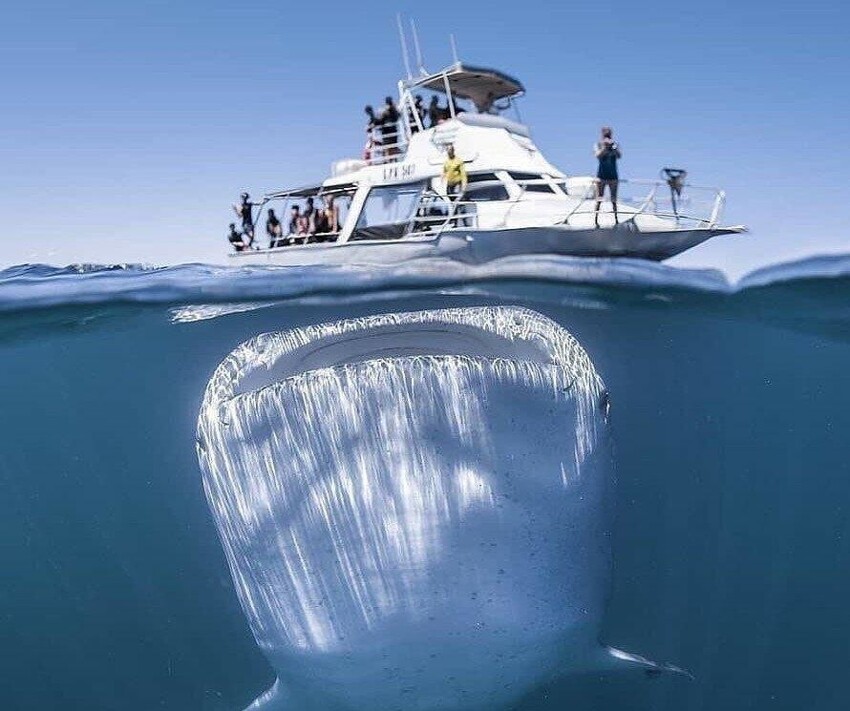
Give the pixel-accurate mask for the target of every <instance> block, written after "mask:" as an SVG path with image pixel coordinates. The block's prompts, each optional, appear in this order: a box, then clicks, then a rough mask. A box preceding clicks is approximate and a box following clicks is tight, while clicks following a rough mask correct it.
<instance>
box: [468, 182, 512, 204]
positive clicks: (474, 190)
mask: <svg viewBox="0 0 850 711" xmlns="http://www.w3.org/2000/svg"><path fill="white" fill-rule="evenodd" d="M508 197H509V196H508V189H507V188H506V187H505V186H504V185H502V183H490V184H489V185H470V186H469V187H468V188H467V190H466V192H465V193H464V195H463V199H464V200H468V201H469V202H493V201H496V200H507V199H508Z"/></svg>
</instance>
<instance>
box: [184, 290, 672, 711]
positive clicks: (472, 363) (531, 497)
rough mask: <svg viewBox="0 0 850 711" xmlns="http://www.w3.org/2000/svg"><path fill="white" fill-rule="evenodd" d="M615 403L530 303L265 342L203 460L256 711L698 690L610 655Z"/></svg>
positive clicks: (647, 665)
mask: <svg viewBox="0 0 850 711" xmlns="http://www.w3.org/2000/svg"><path fill="white" fill-rule="evenodd" d="M609 406H610V405H609V398H608V393H607V391H606V389H605V386H604V384H603V382H602V380H601V378H600V376H599V375H598V373H597V372H596V369H595V368H594V365H593V363H592V362H591V359H590V357H589V356H588V354H587V352H586V351H585V350H584V349H583V348H582V346H581V345H580V344H579V343H578V341H577V340H576V339H575V338H574V337H573V336H572V335H570V334H569V333H568V332H567V331H566V330H565V329H563V328H562V327H561V326H559V325H558V324H557V323H555V322H554V321H552V320H550V319H548V318H546V317H544V316H542V315H541V314H539V313H536V312H534V311H531V310H528V309H524V308H517V307H507V306H505V307H478V308H457V309H445V310H431V311H420V312H413V313H397V314H392V313H391V314H382V315H377V316H369V317H364V318H355V319H348V320H341V321H337V322H333V323H324V324H319V325H313V326H308V327H303V328H293V329H290V330H285V331H280V332H275V333H264V334H261V335H258V336H257V337H255V338H252V339H251V340H249V341H247V342H245V343H243V344H241V345H239V346H238V347H237V348H235V349H234V350H233V352H232V353H230V355H228V356H227V357H226V358H225V360H224V361H223V362H222V363H221V365H220V366H219V367H218V368H217V369H216V371H215V372H214V374H213V375H212V377H211V379H210V381H209V383H208V385H207V388H206V391H205V394H204V398H203V402H202V405H201V409H200V413H199V417H198V427H197V452H198V459H199V463H200V468H201V472H202V478H203V485H204V490H205V494H206V497H207V500H208V503H209V506H210V510H211V512H212V515H213V518H214V520H215V525H216V528H217V531H218V534H219V537H220V540H221V543H222V546H223V548H224V551H225V554H226V558H227V562H228V565H229V568H230V571H231V575H232V578H233V583H234V587H235V590H236V593H237V595H238V597H239V601H240V603H241V605H242V608H243V610H244V612H245V615H246V617H247V621H248V624H249V626H250V628H251V631H252V633H253V635H254V637H255V639H256V641H257V644H258V646H259V647H260V649H261V650H262V651H263V653H264V654H265V656H266V658H267V659H268V661H269V663H270V664H271V666H272V667H273V669H274V671H275V672H276V674H277V680H276V681H275V683H274V685H273V686H272V687H271V688H270V689H268V690H267V691H266V692H264V693H263V694H261V695H260V696H259V697H258V698H257V699H256V700H255V701H254V702H253V703H251V704H250V706H249V707H248V708H249V709H252V710H257V711H284V710H288V709H299V710H301V709H303V710H308V711H309V710H311V709H323V710H330V709H345V710H346V711H361V710H362V711H366V710H367V709H368V710H369V711H383V710H385V709H386V710H389V709H420V710H422V711H467V710H469V711H474V710H477V709H503V708H509V707H511V705H512V704H515V703H516V702H517V700H519V699H520V698H521V697H523V696H524V695H525V694H527V693H529V692H530V691H531V690H533V689H535V688H538V687H540V686H541V685H544V684H547V683H551V682H552V681H553V680H557V679H559V678H561V677H568V676H570V675H580V674H588V673H597V672H601V671H607V670H614V669H616V668H633V669H638V670H645V671H648V672H652V673H655V672H665V671H670V672H679V673H685V672H683V671H682V670H681V669H679V668H678V667H675V666H672V665H667V664H657V663H655V662H653V661H650V660H649V659H647V658H645V657H643V656H641V655H638V654H634V653H629V652H625V651H622V650H618V649H614V648H612V647H608V646H606V645H604V644H603V643H601V642H600V639H599V631H600V626H601V622H602V616H603V613H604V607H605V601H606V599H607V596H608V590H609V586H610V577H611V570H612V557H611V546H610V531H611V520H612V515H613V510H612V509H613V507H612V492H613V485H614V468H613V457H612V447H611V436H610V432H609V423H608V410H609Z"/></svg>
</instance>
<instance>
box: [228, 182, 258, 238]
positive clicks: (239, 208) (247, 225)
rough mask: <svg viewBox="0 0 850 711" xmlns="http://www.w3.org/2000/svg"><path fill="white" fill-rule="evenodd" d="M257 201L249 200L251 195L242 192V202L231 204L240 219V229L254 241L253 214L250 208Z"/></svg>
mask: <svg viewBox="0 0 850 711" xmlns="http://www.w3.org/2000/svg"><path fill="white" fill-rule="evenodd" d="M258 204H259V203H256V202H251V196H250V195H248V193H242V202H240V203H239V204H238V205H234V206H233V210H234V212H236V214H237V215H238V216H239V217H240V219H241V220H242V231H243V232H244V233H245V236H246V237H249V238H250V240H251V242H253V241H254V216H253V214H252V208H253V207H254V206H255V205H258Z"/></svg>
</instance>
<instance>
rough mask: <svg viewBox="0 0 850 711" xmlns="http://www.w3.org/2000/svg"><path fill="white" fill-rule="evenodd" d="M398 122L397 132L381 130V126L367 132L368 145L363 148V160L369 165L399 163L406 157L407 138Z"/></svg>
mask: <svg viewBox="0 0 850 711" xmlns="http://www.w3.org/2000/svg"><path fill="white" fill-rule="evenodd" d="M400 123H401V122H400V121H399V122H397V125H396V131H395V133H391V132H387V133H386V134H385V133H384V132H382V131H381V127H380V126H378V127H376V128H373V129H371V130H370V131H369V132H368V133H367V137H366V146H365V148H364V149H363V160H365V161H366V164H367V165H384V164H386V163H397V162H398V161H400V160H402V159H403V158H404V154H405V152H406V151H407V139H406V138H405V134H404V131H402V130H401V126H400Z"/></svg>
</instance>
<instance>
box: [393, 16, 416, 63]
mask: <svg viewBox="0 0 850 711" xmlns="http://www.w3.org/2000/svg"><path fill="white" fill-rule="evenodd" d="M395 20H396V24H397V25H398V38H399V41H400V42H401V56H402V58H403V59H404V71H405V72H407V78H408V79H413V74H412V73H411V71H410V57H408V55H407V39H406V38H405V36H404V29H403V28H402V26H401V13H396V16H395Z"/></svg>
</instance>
